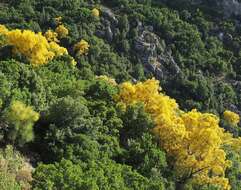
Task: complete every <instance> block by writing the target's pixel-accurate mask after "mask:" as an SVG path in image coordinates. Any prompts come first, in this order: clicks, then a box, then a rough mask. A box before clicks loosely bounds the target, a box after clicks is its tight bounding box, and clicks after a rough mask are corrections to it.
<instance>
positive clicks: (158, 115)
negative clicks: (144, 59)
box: [115, 79, 241, 190]
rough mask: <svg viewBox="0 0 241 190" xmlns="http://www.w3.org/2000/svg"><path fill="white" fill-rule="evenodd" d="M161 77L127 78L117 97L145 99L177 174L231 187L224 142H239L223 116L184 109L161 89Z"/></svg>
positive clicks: (124, 100)
mask: <svg viewBox="0 0 241 190" xmlns="http://www.w3.org/2000/svg"><path fill="white" fill-rule="evenodd" d="M159 90H160V88H159V81H157V80H154V79H151V80H147V81H146V82H143V83H142V82H139V83H137V84H135V85H133V84H131V83H130V82H125V83H123V84H121V85H120V93H119V95H118V96H117V97H115V99H116V100H117V101H119V103H120V104H122V105H125V106H126V105H130V104H135V103H137V102H142V103H144V105H145V110H146V112H147V113H149V114H150V115H151V116H152V118H153V120H154V122H155V124H156V126H155V128H154V129H153V133H154V134H155V135H156V136H157V137H158V138H159V143H160V146H161V148H163V149H164V150H165V151H166V153H167V156H168V157H172V158H175V159H174V160H173V161H172V164H173V166H174V169H175V171H176V174H177V177H178V178H179V179H180V181H182V180H191V181H192V182H193V183H198V184H214V185H218V186H219V187H220V188H222V189H224V190H228V189H230V186H229V182H228V179H227V178H225V170H226V168H227V167H229V166H230V161H229V160H227V159H226V154H225V151H224V150H223V145H224V144H225V143H230V144H237V143H238V142H239V143H240V142H241V140H240V139H235V138H233V137H232V135H231V134H229V133H226V132H225V131H224V129H223V128H221V127H220V126H219V118H218V117H217V116H215V115H213V114H209V113H201V112H198V111H197V110H192V111H190V112H184V111H182V110H181V109H179V107H178V104H177V103H176V101H175V100H174V99H171V98H170V97H168V96H166V95H165V94H163V93H161V92H159Z"/></svg>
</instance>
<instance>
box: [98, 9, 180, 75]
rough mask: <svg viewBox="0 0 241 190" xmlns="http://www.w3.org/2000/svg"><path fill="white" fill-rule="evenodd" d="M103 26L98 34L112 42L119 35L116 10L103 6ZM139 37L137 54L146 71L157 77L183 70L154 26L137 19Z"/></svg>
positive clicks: (136, 40) (136, 46)
mask: <svg viewBox="0 0 241 190" xmlns="http://www.w3.org/2000/svg"><path fill="white" fill-rule="evenodd" d="M101 11H102V12H101V13H102V15H103V16H102V17H101V23H102V24H101V27H100V28H99V29H98V30H97V31H96V35H97V36H98V37H100V38H103V39H105V40H107V41H108V42H109V43H111V42H112V41H113V40H114V39H115V37H116V35H118V30H119V29H118V23H119V21H118V19H117V18H116V16H115V14H114V12H113V11H112V10H111V9H109V8H107V7H102V8H101ZM136 27H137V33H138V35H137V38H136V39H135V41H134V48H135V53H136V56H137V57H139V58H140V60H141V62H142V64H143V66H144V68H145V72H147V73H150V72H151V73H152V74H153V75H154V76H155V77H156V78H157V79H165V78H167V77H171V76H176V75H177V74H178V73H179V72H180V71H181V70H180V68H179V67H178V65H177V63H176V62H175V60H174V58H173V57H172V53H171V51H169V50H168V48H166V44H165V42H164V41H163V40H161V39H160V38H159V36H157V35H156V34H155V33H154V32H153V26H143V24H142V23H141V22H139V21H137V26H136Z"/></svg>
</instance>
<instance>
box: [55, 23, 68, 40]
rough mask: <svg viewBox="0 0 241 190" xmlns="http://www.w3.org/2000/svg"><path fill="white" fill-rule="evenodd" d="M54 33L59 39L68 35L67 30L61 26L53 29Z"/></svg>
mask: <svg viewBox="0 0 241 190" xmlns="http://www.w3.org/2000/svg"><path fill="white" fill-rule="evenodd" d="M55 32H56V33H57V34H58V37H59V38H60V39H61V38H65V37H66V36H68V34H69V30H68V29H67V28H66V27H65V26H64V25H62V24H61V25H59V26H58V27H57V28H56V29H55Z"/></svg>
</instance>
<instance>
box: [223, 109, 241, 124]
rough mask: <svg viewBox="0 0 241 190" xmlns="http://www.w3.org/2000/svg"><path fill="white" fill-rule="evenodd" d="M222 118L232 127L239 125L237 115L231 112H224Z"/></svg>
mask: <svg viewBox="0 0 241 190" xmlns="http://www.w3.org/2000/svg"><path fill="white" fill-rule="evenodd" d="M223 116H224V119H225V120H226V121H227V122H229V123H230V124H232V125H237V124H238V123H239V120H240V118H239V115H238V114H236V113H234V112H232V111H229V110H226V111H225V112H224V113H223Z"/></svg>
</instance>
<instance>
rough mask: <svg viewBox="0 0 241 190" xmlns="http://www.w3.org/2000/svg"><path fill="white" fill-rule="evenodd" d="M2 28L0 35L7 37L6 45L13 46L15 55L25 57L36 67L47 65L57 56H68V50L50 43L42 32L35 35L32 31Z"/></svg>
mask: <svg viewBox="0 0 241 190" xmlns="http://www.w3.org/2000/svg"><path fill="white" fill-rule="evenodd" d="M1 28H2V30H1V31H0V34H3V35H4V37H5V42H4V43H6V45H11V46H13V51H14V52H15V53H20V54H22V55H24V56H25V57H26V58H27V59H28V60H29V61H30V62H31V64H32V65H34V66H38V65H43V64H46V63H47V62H48V61H50V60H52V59H53V58H54V57H55V56H60V55H63V54H68V52H67V50H66V49H65V48H63V47H60V46H59V45H58V44H57V43H55V42H50V43H49V42H48V40H47V39H46V37H45V36H43V35H42V33H40V32H39V33H35V32H33V31H30V30H23V31H21V30H19V29H16V30H9V31H8V30H7V31H6V29H4V27H1ZM49 35H50V33H49ZM51 35H52V34H51Z"/></svg>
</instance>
